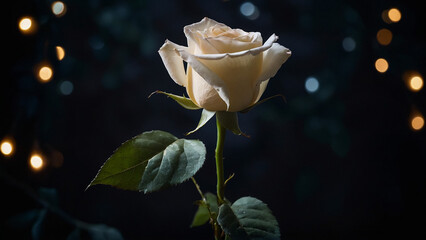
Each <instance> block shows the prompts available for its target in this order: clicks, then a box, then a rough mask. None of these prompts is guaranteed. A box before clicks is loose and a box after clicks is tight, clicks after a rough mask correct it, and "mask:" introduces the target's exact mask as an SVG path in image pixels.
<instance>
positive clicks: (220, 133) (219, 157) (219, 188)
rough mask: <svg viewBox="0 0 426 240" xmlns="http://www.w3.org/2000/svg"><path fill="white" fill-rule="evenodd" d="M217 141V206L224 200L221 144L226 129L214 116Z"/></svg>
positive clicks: (222, 143)
mask: <svg viewBox="0 0 426 240" xmlns="http://www.w3.org/2000/svg"><path fill="white" fill-rule="evenodd" d="M216 125H217V142H216V150H215V157H216V175H217V200H218V204H219V206H220V205H222V204H223V203H224V202H225V201H224V199H225V178H224V172H223V146H224V143H225V134H226V129H225V128H224V127H222V125H221V124H220V121H219V119H218V118H217V117H216Z"/></svg>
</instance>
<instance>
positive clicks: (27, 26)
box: [18, 17, 36, 34]
mask: <svg viewBox="0 0 426 240" xmlns="http://www.w3.org/2000/svg"><path fill="white" fill-rule="evenodd" d="M18 27H19V30H20V31H21V33H23V34H31V33H34V32H35V30H36V23H35V21H34V19H33V18H32V17H22V18H21V19H20V20H19V23H18Z"/></svg>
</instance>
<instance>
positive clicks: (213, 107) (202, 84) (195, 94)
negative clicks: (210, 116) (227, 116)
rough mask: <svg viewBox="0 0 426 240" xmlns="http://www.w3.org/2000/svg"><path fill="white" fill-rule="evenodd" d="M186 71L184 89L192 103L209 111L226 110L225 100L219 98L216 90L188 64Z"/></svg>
mask: <svg viewBox="0 0 426 240" xmlns="http://www.w3.org/2000/svg"><path fill="white" fill-rule="evenodd" d="M187 73H188V87H187V88H186V91H187V93H188V95H189V97H190V98H191V100H192V101H193V102H194V103H196V104H197V105H198V106H200V107H202V108H204V109H206V110H209V111H215V112H216V111H226V110H227V107H226V104H225V102H224V101H223V100H222V99H221V98H220V96H219V94H218V93H217V91H216V90H215V89H214V88H213V87H212V86H211V85H210V84H208V83H207V82H206V81H205V80H204V79H203V78H202V77H201V76H200V75H199V74H198V73H197V72H196V71H193V70H192V68H191V67H190V66H189V67H188V70H187Z"/></svg>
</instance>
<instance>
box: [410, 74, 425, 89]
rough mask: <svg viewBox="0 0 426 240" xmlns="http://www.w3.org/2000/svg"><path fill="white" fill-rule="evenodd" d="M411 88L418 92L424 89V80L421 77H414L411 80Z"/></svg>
mask: <svg viewBox="0 0 426 240" xmlns="http://www.w3.org/2000/svg"><path fill="white" fill-rule="evenodd" d="M409 87H410V89H411V91H413V92H417V91H420V90H421V89H422V88H423V78H422V77H421V76H418V75H415V76H412V77H411V78H410V80H409Z"/></svg>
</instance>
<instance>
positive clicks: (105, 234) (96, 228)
mask: <svg viewBox="0 0 426 240" xmlns="http://www.w3.org/2000/svg"><path fill="white" fill-rule="evenodd" d="M87 231H88V232H89V234H90V237H91V239H92V240H123V239H124V238H123V236H122V235H121V233H120V232H119V231H118V230H117V229H115V228H113V227H109V226H107V225H104V224H93V225H90V226H89V227H88V229H87Z"/></svg>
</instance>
